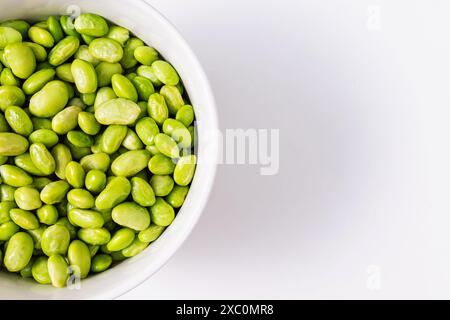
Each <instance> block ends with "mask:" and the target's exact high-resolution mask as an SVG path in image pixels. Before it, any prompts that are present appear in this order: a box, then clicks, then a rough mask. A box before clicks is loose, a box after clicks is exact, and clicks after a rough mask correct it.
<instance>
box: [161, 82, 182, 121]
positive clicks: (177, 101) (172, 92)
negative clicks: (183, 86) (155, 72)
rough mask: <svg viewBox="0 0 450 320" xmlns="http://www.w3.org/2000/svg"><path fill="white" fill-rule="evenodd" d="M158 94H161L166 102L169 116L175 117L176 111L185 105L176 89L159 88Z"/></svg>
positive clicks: (172, 87)
mask: <svg viewBox="0 0 450 320" xmlns="http://www.w3.org/2000/svg"><path fill="white" fill-rule="evenodd" d="M159 93H161V95H162V96H163V97H164V99H165V100H166V103H167V107H168V108H169V113H170V114H173V115H176V114H177V112H178V110H180V109H181V108H182V107H183V106H184V105H185V103H184V100H183V97H182V96H181V92H180V90H178V88H177V87H174V86H170V85H165V86H163V87H162V88H161V90H160V92H159Z"/></svg>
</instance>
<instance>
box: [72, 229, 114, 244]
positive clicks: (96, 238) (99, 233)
mask: <svg viewBox="0 0 450 320" xmlns="http://www.w3.org/2000/svg"><path fill="white" fill-rule="evenodd" d="M78 238H80V239H81V240H83V241H84V242H86V243H88V244H92V245H97V246H101V245H104V244H107V243H108V242H109V240H110V239H111V234H110V233H109V231H108V230H107V229H105V228H96V229H80V230H79V231H78Z"/></svg>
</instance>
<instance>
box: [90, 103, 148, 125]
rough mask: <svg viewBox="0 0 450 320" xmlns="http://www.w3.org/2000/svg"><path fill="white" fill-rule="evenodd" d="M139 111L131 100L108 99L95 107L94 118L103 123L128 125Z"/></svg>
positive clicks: (136, 116)
mask: <svg viewBox="0 0 450 320" xmlns="http://www.w3.org/2000/svg"><path fill="white" fill-rule="evenodd" d="M140 113H141V109H140V108H139V106H138V105H137V104H136V103H134V102H133V101H130V100H127V99H123V98H117V99H112V100H108V101H106V102H104V103H102V104H101V105H99V106H98V107H97V108H96V109H95V119H96V120H97V121H98V122H99V123H100V124H103V125H130V124H133V123H134V122H135V121H136V120H137V118H138V117H139V115H140Z"/></svg>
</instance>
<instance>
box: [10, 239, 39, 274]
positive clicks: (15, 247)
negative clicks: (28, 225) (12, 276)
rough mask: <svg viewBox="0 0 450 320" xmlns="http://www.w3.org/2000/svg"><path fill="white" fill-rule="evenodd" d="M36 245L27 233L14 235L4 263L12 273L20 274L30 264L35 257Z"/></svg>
mask: <svg viewBox="0 0 450 320" xmlns="http://www.w3.org/2000/svg"><path fill="white" fill-rule="evenodd" d="M33 250H34V243H33V239H32V238H31V236H30V235H28V234H27V233H25V232H18V233H16V234H14V235H13V236H12V237H11V238H10V239H9V241H8V245H7V247H6V252H5V257H4V260H3V263H4V265H5V267H6V268H7V269H8V271H10V272H18V271H20V270H21V269H23V268H25V266H26V265H27V264H28V262H30V259H31V257H32V255H33Z"/></svg>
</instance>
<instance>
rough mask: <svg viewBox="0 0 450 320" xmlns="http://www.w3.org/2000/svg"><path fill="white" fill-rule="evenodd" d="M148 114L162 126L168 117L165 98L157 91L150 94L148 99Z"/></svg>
mask: <svg viewBox="0 0 450 320" xmlns="http://www.w3.org/2000/svg"><path fill="white" fill-rule="evenodd" d="M148 114H149V115H150V117H152V118H153V120H155V122H156V123H157V124H158V125H159V126H162V125H163V123H164V121H166V120H167V118H169V109H168V108H167V104H166V100H165V99H164V97H163V96H162V95H160V94H159V93H154V94H152V95H151V96H150V98H149V99H148Z"/></svg>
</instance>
